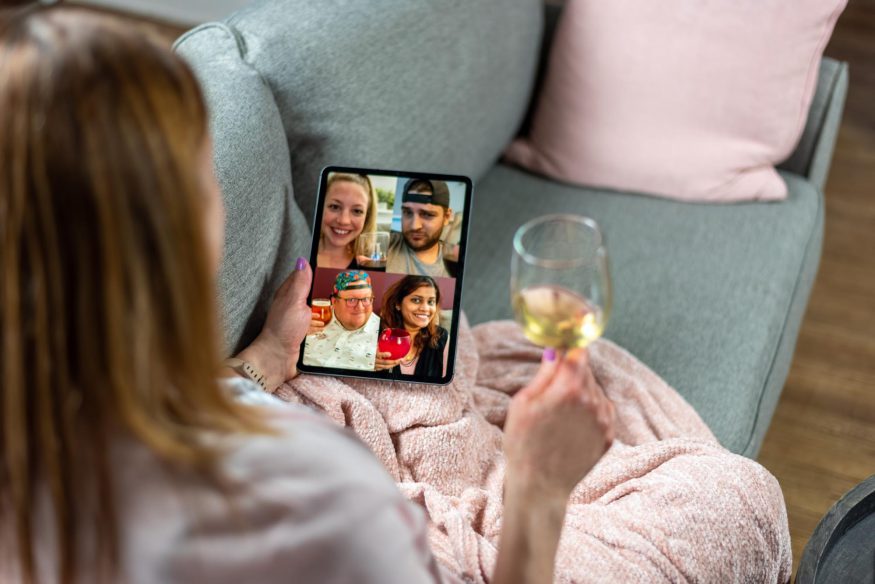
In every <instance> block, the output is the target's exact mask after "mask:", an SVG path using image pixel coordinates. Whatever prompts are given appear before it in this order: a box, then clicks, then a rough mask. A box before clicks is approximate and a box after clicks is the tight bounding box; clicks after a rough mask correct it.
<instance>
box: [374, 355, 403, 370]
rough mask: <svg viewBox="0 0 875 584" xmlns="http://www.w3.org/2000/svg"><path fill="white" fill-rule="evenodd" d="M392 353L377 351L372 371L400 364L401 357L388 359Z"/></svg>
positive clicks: (391, 367)
mask: <svg viewBox="0 0 875 584" xmlns="http://www.w3.org/2000/svg"><path fill="white" fill-rule="evenodd" d="M391 356H392V353H389V352H386V353H377V361H376V363H375V364H374V371H386V370H388V369H394V368H395V367H397V366H398V365H400V364H401V359H389V357H391Z"/></svg>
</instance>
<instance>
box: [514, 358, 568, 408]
mask: <svg viewBox="0 0 875 584" xmlns="http://www.w3.org/2000/svg"><path fill="white" fill-rule="evenodd" d="M559 359H560V356H559V355H557V351H556V349H553V348H547V349H544V354H543V355H542V356H541V366H540V367H539V368H538V371H537V372H536V373H535V376H534V377H533V378H532V380H531V381H529V383H528V384H527V385H526V386H525V387H524V388H523V389H521V390H520V391H519V392H518V393H517V395H518V396H521V398H522V399H532V398H534V397H536V396H538V395H539V394H541V393H542V392H543V391H544V390H545V389H546V388H547V385H548V384H549V382H550V379H552V377H553V375H555V373H556V368H557V367H558V365H559Z"/></svg>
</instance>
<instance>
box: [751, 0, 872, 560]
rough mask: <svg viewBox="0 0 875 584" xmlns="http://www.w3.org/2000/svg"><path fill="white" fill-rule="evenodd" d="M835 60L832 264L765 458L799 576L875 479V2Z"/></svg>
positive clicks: (835, 41) (842, 34) (850, 29)
mask: <svg viewBox="0 0 875 584" xmlns="http://www.w3.org/2000/svg"><path fill="white" fill-rule="evenodd" d="M826 53H827V55H829V56H831V57H834V58H837V59H841V60H843V61H847V62H848V63H849V64H850V74H851V83H850V89H849V94H848V101H847V105H846V109H845V116H844V122H843V124H842V128H841V132H840V134H839V139H838V145H837V149H836V153H835V158H834V162H833V165H832V170H831V172H830V177H829V181H828V183H827V187H826V233H825V239H824V249H823V258H822V260H821V265H820V272H819V274H818V277H817V281H816V283H815V286H814V290H813V292H812V296H811V300H810V302H809V305H808V313H807V314H806V316H805V320H804V322H803V325H802V330H801V332H800V336H799V342H798V345H797V348H796V356H795V358H794V360H793V366H792V368H791V370H790V376H789V379H788V380H787V384H786V386H785V388H784V393H783V394H782V396H781V401H780V402H779V403H778V409H777V412H776V413H775V418H774V420H773V422H772V426H771V428H770V429H769V432H768V434H767V435H766V440H765V443H764V445H763V449H762V451H761V453H760V458H759V460H760V462H761V463H762V464H763V465H765V466H766V467H767V468H768V469H769V470H770V471H771V472H772V473H773V474H774V475H775V476H776V477H778V481H779V482H780V483H781V487H782V488H783V490H784V497H785V499H786V501H787V509H788V514H789V519H790V534H791V536H792V538H793V569H794V574H795V571H796V568H797V567H798V565H799V559H800V557H801V555H802V551H803V549H804V547H805V543H806V542H807V541H808V538H809V537H810V536H811V533H812V532H813V531H814V528H815V527H816V526H817V523H818V522H819V521H820V518H821V517H822V516H823V514H824V513H825V512H826V511H827V510H828V509H829V508H830V507H831V506H832V504H833V503H834V502H835V501H836V500H837V499H839V498H840V497H841V496H842V495H843V494H844V493H845V492H847V491H848V490H850V489H851V487H853V486H854V485H856V484H857V483H858V482H860V481H862V480H863V479H865V478H867V477H868V476H870V475H872V474H875V2H872V1H871V0H868V1H867V0H861V1H857V2H855V1H853V0H852V1H851V3H850V5H849V7H848V8H847V10H846V11H845V13H844V14H843V15H842V17H841V18H840V19H839V23H838V25H837V27H836V31H835V34H834V35H833V37H832V40H831V42H830V44H829V46H828V47H827V51H826ZM873 543H875V534H873Z"/></svg>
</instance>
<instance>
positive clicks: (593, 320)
mask: <svg viewBox="0 0 875 584" xmlns="http://www.w3.org/2000/svg"><path fill="white" fill-rule="evenodd" d="M513 308H514V312H515V313H516V319H517V322H519V323H520V324H521V325H522V327H523V332H524V333H525V335H526V337H527V338H528V339H529V340H530V341H532V342H533V343H535V344H536V345H539V346H541V347H553V348H556V349H572V348H575V347H585V346H587V345H588V344H589V343H591V342H592V341H594V340H596V339H597V338H599V337H600V336H601V335H602V331H603V330H604V327H605V318H604V317H605V315H604V312H603V311H602V309H600V308H599V307H597V306H594V305H592V304H591V303H589V302H587V300H586V299H585V298H583V297H582V296H580V295H579V294H575V293H574V292H572V291H571V290H568V289H567V288H562V287H560V286H533V287H531V288H526V289H524V290H522V291H521V292H519V293H518V294H517V295H516V297H515V298H514V299H513Z"/></svg>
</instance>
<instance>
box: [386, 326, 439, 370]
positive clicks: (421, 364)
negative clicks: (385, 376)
mask: <svg viewBox="0 0 875 584" xmlns="http://www.w3.org/2000/svg"><path fill="white" fill-rule="evenodd" d="M437 332H438V342H437V346H436V347H434V348H432V347H430V346H426V347H424V348H423V349H422V350H421V351H420V352H419V359H418V360H417V361H416V367H414V369H413V374H414V375H416V376H422V377H431V378H434V379H440V378H441V377H443V376H444V349H446V346H447V342H448V341H449V340H450V333H449V332H447V329H445V328H443V327H440V326H439V327H437ZM390 372H391V373H392V377H394V378H395V379H400V378H401V376H402V375H404V374H403V373H401V366H400V365H397V366H395V367H393V368H392V369H391V370H390Z"/></svg>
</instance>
